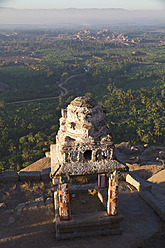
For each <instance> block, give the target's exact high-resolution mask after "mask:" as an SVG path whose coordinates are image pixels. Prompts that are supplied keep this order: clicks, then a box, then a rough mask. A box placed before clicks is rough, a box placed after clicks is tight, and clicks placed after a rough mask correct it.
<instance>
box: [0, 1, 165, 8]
mask: <svg viewBox="0 0 165 248" xmlns="http://www.w3.org/2000/svg"><path fill="white" fill-rule="evenodd" d="M0 7H14V8H19V9H22V8H30V9H32V8H40V9H51V8H57V9H59V8H124V9H165V0H0Z"/></svg>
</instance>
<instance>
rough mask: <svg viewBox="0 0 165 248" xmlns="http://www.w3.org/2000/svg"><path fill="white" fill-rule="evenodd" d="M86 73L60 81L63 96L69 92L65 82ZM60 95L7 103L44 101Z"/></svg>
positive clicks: (59, 85)
mask: <svg viewBox="0 0 165 248" xmlns="http://www.w3.org/2000/svg"><path fill="white" fill-rule="evenodd" d="M84 75H85V74H84V73H83V74H77V75H72V76H70V77H68V78H67V79H66V80H65V81H64V82H62V83H58V87H59V88H60V89H61V90H62V92H64V93H63V95H62V96H66V95H67V94H68V90H67V89H66V88H65V87H63V85H64V84H66V83H67V82H68V81H69V80H70V79H72V78H74V77H79V76H84ZM58 98H59V96H52V97H42V98H36V99H31V100H22V101H15V102H10V103H6V104H8V105H9V104H19V103H29V102H37V101H44V100H53V99H58Z"/></svg>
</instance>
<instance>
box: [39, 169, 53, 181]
mask: <svg viewBox="0 0 165 248" xmlns="http://www.w3.org/2000/svg"><path fill="white" fill-rule="evenodd" d="M50 172H51V168H46V169H43V170H42V171H41V179H42V180H50Z"/></svg>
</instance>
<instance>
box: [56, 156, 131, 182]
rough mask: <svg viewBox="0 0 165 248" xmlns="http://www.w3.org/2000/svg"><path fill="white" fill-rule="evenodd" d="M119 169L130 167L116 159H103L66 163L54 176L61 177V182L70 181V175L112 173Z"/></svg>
mask: <svg viewBox="0 0 165 248" xmlns="http://www.w3.org/2000/svg"><path fill="white" fill-rule="evenodd" d="M115 170H117V171H127V170H128V167H127V166H125V165H123V164H121V163H119V162H118V161H116V160H101V161H99V162H88V163H76V162H75V163H66V164H63V165H62V166H61V167H60V169H59V170H58V171H57V172H56V174H55V175H54V178H57V177H61V183H63V182H69V181H70V177H73V176H86V175H93V174H96V175H97V174H104V173H106V174H110V173H112V172H114V171H115Z"/></svg>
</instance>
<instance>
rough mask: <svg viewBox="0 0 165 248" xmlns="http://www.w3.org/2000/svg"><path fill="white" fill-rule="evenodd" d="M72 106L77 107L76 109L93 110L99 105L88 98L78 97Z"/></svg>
mask: <svg viewBox="0 0 165 248" xmlns="http://www.w3.org/2000/svg"><path fill="white" fill-rule="evenodd" d="M70 105H72V106H76V107H87V108H93V107H94V106H96V105H98V103H97V102H96V101H95V100H93V99H91V98H89V97H86V96H79V97H76V98H75V99H74V100H73V101H72V102H71V103H70Z"/></svg>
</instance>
